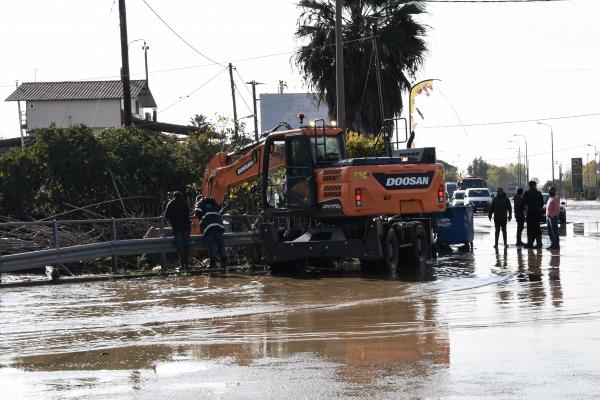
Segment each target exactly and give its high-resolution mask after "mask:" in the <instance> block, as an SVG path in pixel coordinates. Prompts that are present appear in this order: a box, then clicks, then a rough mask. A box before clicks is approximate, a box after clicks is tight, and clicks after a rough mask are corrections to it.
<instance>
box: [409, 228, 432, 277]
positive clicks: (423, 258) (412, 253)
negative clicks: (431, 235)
mask: <svg viewBox="0 0 600 400" xmlns="http://www.w3.org/2000/svg"><path fill="white" fill-rule="evenodd" d="M410 241H411V244H412V246H411V247H409V248H407V249H406V252H405V257H406V258H405V260H403V261H405V262H404V263H403V264H406V265H407V266H409V267H412V268H423V267H424V266H425V263H426V262H427V256H428V254H429V240H428V238H427V232H425V228H424V227H423V224H421V223H417V224H415V225H414V226H413V227H411V232H410Z"/></svg>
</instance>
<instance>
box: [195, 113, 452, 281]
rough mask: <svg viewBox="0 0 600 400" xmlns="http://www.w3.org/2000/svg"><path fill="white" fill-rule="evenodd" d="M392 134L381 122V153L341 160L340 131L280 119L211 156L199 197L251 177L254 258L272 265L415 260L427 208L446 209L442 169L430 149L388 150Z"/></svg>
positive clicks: (424, 250)
mask: <svg viewBox="0 0 600 400" xmlns="http://www.w3.org/2000/svg"><path fill="white" fill-rule="evenodd" d="M318 122H320V126H318V125H319V124H318ZM281 128H285V129H284V130H281ZM391 136H392V135H391V134H389V129H387V130H385V129H384V134H383V137H384V140H385V148H386V149H387V153H388V154H387V156H385V157H362V158H347V157H346V151H345V137H344V133H343V131H342V130H341V129H339V128H336V127H330V126H326V125H325V122H324V121H323V120H319V121H317V124H314V126H302V120H301V126H300V127H299V128H297V129H292V128H291V127H290V126H289V125H287V124H283V123H282V124H280V125H279V126H277V127H276V128H275V129H273V130H271V131H269V132H267V133H265V134H263V135H262V137H261V139H260V140H259V141H258V142H256V143H253V144H251V145H248V146H246V147H245V148H242V149H240V150H238V151H236V152H235V153H230V154H226V153H218V154H216V155H215V156H214V157H213V158H212V159H211V160H210V161H209V163H208V165H207V167H206V171H205V174H204V180H203V182H202V195H203V196H210V197H213V198H214V199H215V200H216V201H217V202H219V203H222V202H223V201H224V200H225V199H226V196H227V192H228V190H229V189H231V188H233V187H236V186H238V185H240V184H242V183H245V182H249V181H254V180H257V179H258V181H259V184H258V185H257V186H258V188H259V191H260V193H259V196H260V204H261V210H262V211H261V219H260V221H261V222H260V224H259V225H258V227H257V229H258V233H259V237H260V240H259V242H258V243H257V247H258V253H257V254H258V260H256V261H258V262H260V263H263V264H268V265H269V266H270V267H271V269H272V271H275V270H280V271H291V270H298V269H301V270H303V269H304V267H305V266H306V262H307V261H309V260H330V261H335V260H341V259H345V258H357V259H359V260H360V261H361V266H362V267H363V268H365V269H371V268H375V269H382V268H383V269H387V270H389V271H392V272H394V271H397V270H398V269H399V268H401V267H404V266H409V265H417V266H422V265H424V264H425V262H426V260H427V258H428V257H429V256H430V255H431V252H432V238H433V231H434V230H435V223H434V221H435V219H434V218H433V215H434V214H435V213H438V212H440V211H444V210H445V205H446V196H445V181H444V168H443V165H442V164H441V163H437V162H436V155H435V148H420V149H416V148H406V149H398V148H394V144H392V143H391V142H390V137H391ZM409 142H410V141H409ZM398 143H404V142H395V146H396V147H398Z"/></svg>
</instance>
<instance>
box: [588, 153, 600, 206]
mask: <svg viewBox="0 0 600 400" xmlns="http://www.w3.org/2000/svg"><path fill="white" fill-rule="evenodd" d="M588 146H590V147H593V148H594V176H595V177H596V187H595V188H594V192H596V200H600V196H598V162H597V161H596V155H597V154H598V150H597V149H596V145H593V146H592V145H591V144H588ZM598 159H600V157H598Z"/></svg>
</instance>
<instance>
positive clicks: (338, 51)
mask: <svg viewBox="0 0 600 400" xmlns="http://www.w3.org/2000/svg"><path fill="white" fill-rule="evenodd" d="M335 83H336V90H335V97H336V109H337V125H338V126H339V127H340V128H341V129H342V130H344V129H346V97H345V96H346V94H345V91H344V34H343V32H342V0H335Z"/></svg>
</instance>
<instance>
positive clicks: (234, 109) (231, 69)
mask: <svg viewBox="0 0 600 400" xmlns="http://www.w3.org/2000/svg"><path fill="white" fill-rule="evenodd" d="M229 81H230V82H231V99H232V100H233V135H234V136H233V137H234V138H235V139H237V137H238V129H239V128H238V118H237V107H236V105H235V83H233V65H231V63H229Z"/></svg>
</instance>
